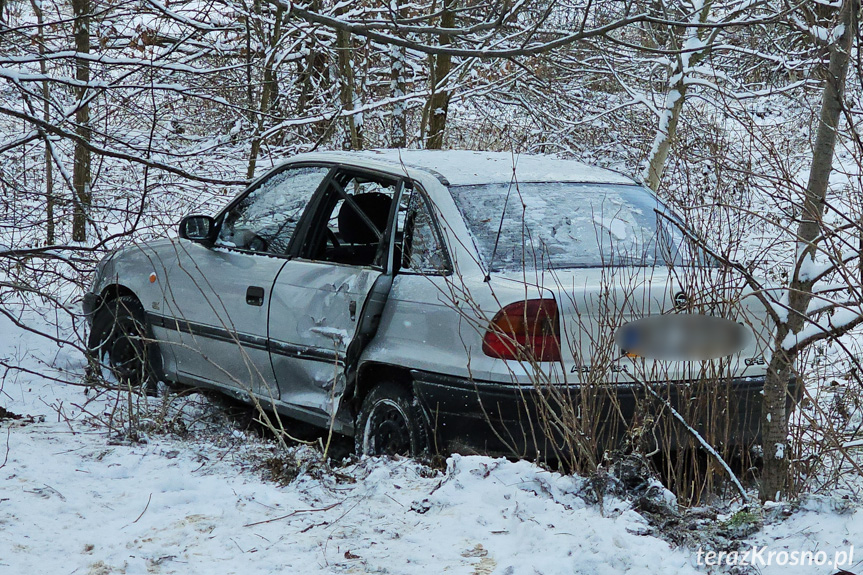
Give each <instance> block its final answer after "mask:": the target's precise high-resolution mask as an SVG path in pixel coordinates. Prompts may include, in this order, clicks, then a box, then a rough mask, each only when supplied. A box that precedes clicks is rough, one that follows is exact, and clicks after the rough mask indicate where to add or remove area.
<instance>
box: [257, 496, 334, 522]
mask: <svg viewBox="0 0 863 575" xmlns="http://www.w3.org/2000/svg"><path fill="white" fill-rule="evenodd" d="M341 504H342V502H341V501H337V502H335V503H333V504H332V505H327V506H326V507H320V508H318V509H297V510H296V511H291V512H290V513H288V514H287V515H282V516H281V517H275V518H273V519H267V520H265V521H256V522H254V523H247V524H245V525H243V527H254V526H255V525H262V524H264V523H272V522H273V521H281V520H282V519H287V518H288V517H293V516H294V515H299V514H300V513H311V512H313V511H329V510H330V509H332V508H333V507H335V506H336V505H341Z"/></svg>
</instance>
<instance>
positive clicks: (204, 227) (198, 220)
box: [180, 216, 216, 242]
mask: <svg viewBox="0 0 863 575" xmlns="http://www.w3.org/2000/svg"><path fill="white" fill-rule="evenodd" d="M215 232H216V220H214V219H213V218H211V217H210V216H186V217H185V218H183V219H182V220H180V237H181V238H183V239H186V240H192V241H193V242H213V241H215V239H216V238H215V237H213V236H214V235H215Z"/></svg>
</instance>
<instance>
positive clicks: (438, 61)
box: [426, 0, 458, 150]
mask: <svg viewBox="0 0 863 575" xmlns="http://www.w3.org/2000/svg"><path fill="white" fill-rule="evenodd" d="M443 1H444V6H443V12H442V14H441V19H440V26H441V28H453V27H454V26H455V8H456V3H457V1H458V0H443ZM450 42H451V40H450V37H449V36H447V35H442V36H441V37H440V43H441V46H448V45H449V44H450ZM431 70H432V77H431V90H432V93H431V96H430V97H429V102H428V130H427V131H426V148H428V149H429V150H440V149H441V148H443V136H444V130H445V129H446V118H447V113H448V111H449V98H450V92H449V90H446V89H443V87H442V86H443V83H444V82H445V81H446V78H447V76H449V73H450V71H451V70H452V56H450V55H449V54H438V55H437V56H435V57H434V63H433V65H432V66H431Z"/></svg>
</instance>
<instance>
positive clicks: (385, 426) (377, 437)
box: [354, 383, 428, 457]
mask: <svg viewBox="0 0 863 575" xmlns="http://www.w3.org/2000/svg"><path fill="white" fill-rule="evenodd" d="M354 447H355V449H356V454H357V456H359V457H362V456H363V455H368V456H380V455H389V456H393V455H403V456H408V457H416V456H419V455H422V454H423V453H424V452H426V451H427V450H428V433H427V432H426V425H425V418H424V417H423V414H422V410H421V409H420V408H419V406H418V405H415V404H414V400H413V396H412V395H411V394H410V393H409V392H408V391H407V390H406V389H405V388H404V387H402V386H400V385H397V384H394V383H381V384H379V385H377V386H376V387H375V388H373V389H372V390H371V391H370V392H369V394H368V395H367V396H366V397H365V399H363V404H362V407H360V411H359V413H358V414H357V419H356V426H355V428H354Z"/></svg>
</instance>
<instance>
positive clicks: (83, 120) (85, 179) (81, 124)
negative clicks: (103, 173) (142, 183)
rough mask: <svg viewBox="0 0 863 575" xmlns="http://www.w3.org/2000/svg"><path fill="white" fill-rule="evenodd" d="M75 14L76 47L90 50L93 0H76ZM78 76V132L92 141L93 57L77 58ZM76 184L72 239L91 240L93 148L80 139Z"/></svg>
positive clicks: (73, 6) (74, 174)
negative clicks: (91, 153)
mask: <svg viewBox="0 0 863 575" xmlns="http://www.w3.org/2000/svg"><path fill="white" fill-rule="evenodd" d="M72 12H73V15H74V36H75V51H76V52H77V53H79V54H89V53H90V0H72ZM75 78H76V79H77V80H78V82H79V83H80V85H79V86H78V87H77V88H76V95H77V97H78V107H77V110H76V111H75V123H76V124H77V126H76V132H77V134H78V136H79V137H81V138H82V139H83V140H85V141H87V142H89V141H90V105H89V104H88V103H87V98H88V96H89V91H88V89H87V84H89V83H90V61H89V60H88V59H86V58H75ZM74 161H75V163H74V167H73V171H72V184H73V187H74V188H75V195H76V196H77V197H76V198H75V208H74V211H73V215H72V241H76V242H85V241H87V211H88V210H89V207H90V198H91V192H90V181H91V180H90V150H88V149H87V148H86V147H85V146H84V145H83V144H81V143H80V142H76V143H75V159H74Z"/></svg>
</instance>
